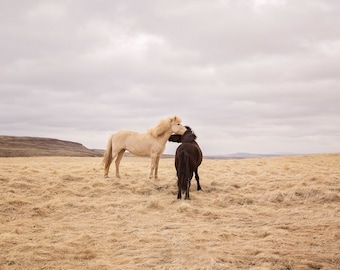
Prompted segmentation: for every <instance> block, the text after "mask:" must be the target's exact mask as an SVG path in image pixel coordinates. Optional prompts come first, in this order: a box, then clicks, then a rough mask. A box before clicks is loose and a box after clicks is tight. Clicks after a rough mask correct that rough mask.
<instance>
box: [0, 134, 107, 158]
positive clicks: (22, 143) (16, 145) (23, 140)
mask: <svg viewBox="0 0 340 270" xmlns="http://www.w3.org/2000/svg"><path fill="white" fill-rule="evenodd" d="M102 155H103V151H100V150H93V149H88V148H86V147H85V146H84V145H82V144H80V143H76V142H70V141H62V140H57V139H51V138H38V137H16V136H0V157H34V156H70V157H99V156H102Z"/></svg>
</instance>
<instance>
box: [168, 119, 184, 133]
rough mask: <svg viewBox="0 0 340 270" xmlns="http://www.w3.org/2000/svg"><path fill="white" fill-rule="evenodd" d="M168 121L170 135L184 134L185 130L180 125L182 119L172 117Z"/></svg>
mask: <svg viewBox="0 0 340 270" xmlns="http://www.w3.org/2000/svg"><path fill="white" fill-rule="evenodd" d="M169 120H170V125H171V132H172V133H175V134H180V135H183V134H184V132H185V131H186V130H187V128H186V127H185V126H183V125H182V124H181V122H182V119H181V118H180V117H178V116H172V117H170V118H169Z"/></svg>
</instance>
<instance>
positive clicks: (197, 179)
mask: <svg viewBox="0 0 340 270" xmlns="http://www.w3.org/2000/svg"><path fill="white" fill-rule="evenodd" d="M195 179H196V181H197V190H201V189H202V188H201V185H200V177H199V175H198V168H196V170H195Z"/></svg>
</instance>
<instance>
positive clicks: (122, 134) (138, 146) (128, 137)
mask: <svg viewBox="0 0 340 270" xmlns="http://www.w3.org/2000/svg"><path fill="white" fill-rule="evenodd" d="M158 144H159V143H158V141H157V140H155V139H153V138H152V136H150V135H149V134H147V133H139V132H136V131H132V130H120V131H118V132H116V133H115V134H114V135H113V137H112V145H113V147H114V148H115V149H117V150H119V149H125V150H127V151H129V152H130V153H132V154H134V155H137V156H150V154H151V149H152V148H154V147H155V146H156V147H160V146H158Z"/></svg>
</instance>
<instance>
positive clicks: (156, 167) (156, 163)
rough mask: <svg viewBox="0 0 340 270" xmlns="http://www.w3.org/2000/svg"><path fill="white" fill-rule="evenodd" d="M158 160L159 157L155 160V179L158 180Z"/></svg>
mask: <svg viewBox="0 0 340 270" xmlns="http://www.w3.org/2000/svg"><path fill="white" fill-rule="evenodd" d="M159 159H160V156H157V157H156V160H155V179H157V178H158V164H159Z"/></svg>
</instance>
